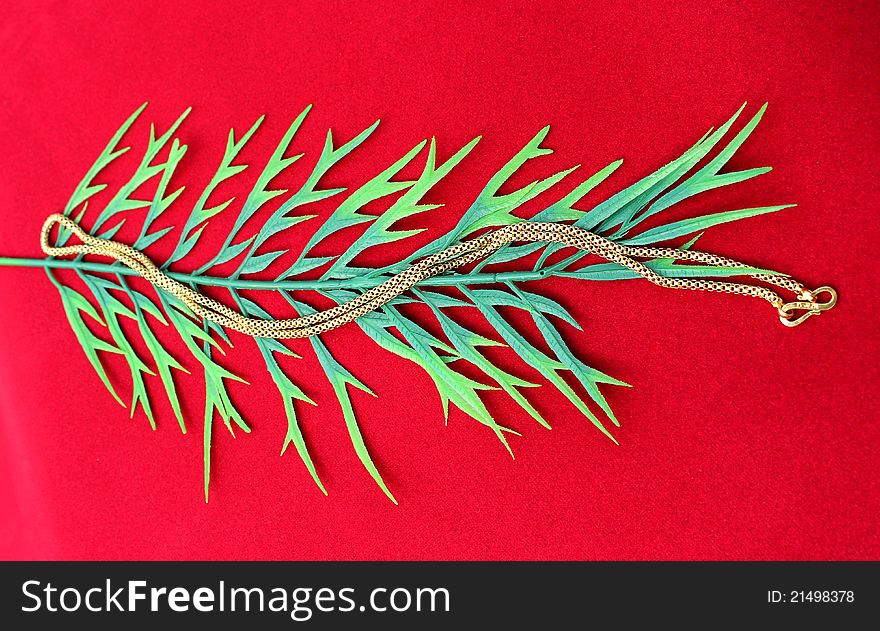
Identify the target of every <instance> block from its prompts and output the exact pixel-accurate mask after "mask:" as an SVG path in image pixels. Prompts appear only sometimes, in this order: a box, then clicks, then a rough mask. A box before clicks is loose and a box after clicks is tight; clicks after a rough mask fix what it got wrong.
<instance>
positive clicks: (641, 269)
mask: <svg viewBox="0 0 880 631" xmlns="http://www.w3.org/2000/svg"><path fill="white" fill-rule="evenodd" d="M56 224H57V225H60V226H63V227H64V228H66V229H67V230H69V231H71V232H72V233H73V234H74V235H76V236H77V237H78V238H79V239H80V240H81V241H82V243H81V244H79V245H65V246H61V247H58V246H53V245H51V244H50V243H49V233H50V232H51V231H52V228H53V227H54V226H55V225H56ZM513 242H548V243H558V244H561V245H565V246H569V247H573V248H577V249H579V250H582V251H585V252H591V253H593V254H596V255H597V256H599V257H601V258H604V259H606V260H608V261H611V262H614V263H617V264H618V265H622V266H623V267H626V268H627V269H630V270H632V271H633V272H635V273H637V274H638V275H640V276H642V277H643V278H645V279H647V280H649V281H651V282H652V283H654V284H655V285H659V286H661V287H669V288H672V289H691V290H695V291H714V292H725V293H731V294H741V295H745V296H753V297H756V298H762V299H764V300H766V301H767V302H769V303H770V304H771V305H773V306H774V307H775V308H776V309H777V311H778V313H779V319H780V320H781V321H782V323H783V324H784V325H786V326H789V327H794V326H797V325H799V324H801V323H802V322H804V321H805V320H806V319H807V318H809V317H810V316H813V315H819V314H820V313H821V312H822V311H826V310H828V309H831V308H832V307H833V306H834V305H835V304H836V303H837V292H836V291H835V290H834V289H832V288H831V287H827V286H823V287H819V288H818V289H814V290H812V291H810V290H808V289H806V288H805V287H804V286H803V285H802V284H801V283H799V282H797V281H795V280H794V279H792V278H790V277H788V276H784V275H771V274H748V276H749V277H750V278H752V279H754V280H757V281H761V282H763V283H766V284H769V285H773V286H775V287H778V288H780V289H785V290H788V291H790V292H792V293H794V294H795V295H796V296H797V297H798V298H799V300H797V301H794V302H788V303H786V302H785V301H784V300H783V299H782V298H781V297H780V296H779V294H777V293H776V292H775V291H773V290H772V289H769V288H768V287H763V286H761V285H754V284H745V283H731V282H725V281H714V280H703V279H685V278H668V277H666V276H662V275H660V274H658V273H657V272H655V271H654V270H652V269H651V268H649V267H647V266H646V265H645V264H644V263H642V262H640V261H637V260H636V259H645V258H664V259H674V260H680V261H691V262H696V263H703V264H706V265H716V266H725V267H742V268H747V267H748V266H747V265H744V264H743V263H740V262H738V261H733V260H731V259H727V258H723V257H720V256H716V255H714V254H707V253H706V252H697V251H694V250H679V249H677V248H658V247H643V246H627V245H622V244H619V243H615V242H614V241H609V240H608V239H606V238H604V237H602V236H600V235H598V234H595V233H593V232H589V231H587V230H584V229H582V228H578V227H577V226H572V225H568V224H562V223H548V222H530V221H524V222H521V223H516V224H511V225H508V226H504V227H503V228H499V229H497V230H494V231H492V232H488V233H486V234H484V235H483V236H480V237H477V238H475V239H471V240H469V241H462V242H460V243H458V244H456V245H453V246H451V247H449V248H446V249H445V250H443V251H441V252H437V253H436V254H432V255H430V256H427V257H425V258H423V259H420V260H418V261H416V262H415V263H413V264H412V265H410V266H409V267H408V268H407V269H405V270H403V271H402V272H400V273H398V274H395V275H394V276H391V277H390V278H388V279H387V280H385V281H383V282H382V283H380V284H379V285H377V286H376V287H373V288H372V289H369V290H367V291H365V292H364V293H362V294H361V295H359V296H358V297H356V298H353V299H351V300H349V301H348V302H345V303H342V304H340V305H338V306H336V307H333V308H331V309H326V310H325V311H319V312H317V313H313V314H311V315H308V316H303V317H299V318H291V319H285V320H263V319H260V318H249V317H247V316H245V315H243V314H241V313H239V312H238V311H235V310H234V309H230V308H229V307H227V306H226V305H224V304H223V303H221V302H218V301H216V300H214V299H212V298H209V297H207V296H205V295H204V294H202V293H200V292H198V291H196V290H194V289H192V288H190V287H187V286H186V285H184V284H183V283H180V282H178V281H176V280H174V279H173V278H171V277H170V276H168V275H167V274H165V273H164V272H163V271H162V270H160V269H159V268H158V267H157V266H156V264H155V263H153V261H152V260H150V258H149V257H148V256H147V255H145V254H144V253H143V252H141V251H140V250H137V249H135V248H133V247H131V246H129V245H126V244H124V243H119V242H118V241H112V240H110V239H102V238H100V237H95V236H92V235H90V234H88V233H87V232H85V231H84V230H83V229H82V228H81V227H80V226H79V224H77V223H76V222H75V221H73V220H72V219H71V218H70V217H67V216H65V215H61V214H53V215H50V216H49V217H48V218H47V219H46V222H45V223H44V224H43V229H42V232H41V234H40V245H41V247H42V249H43V252H45V253H46V254H47V255H48V256H70V255H76V254H93V255H96V256H104V257H108V258H112V259H115V260H117V261H119V262H120V263H122V264H123V265H126V266H128V267H129V268H131V269H132V270H133V271H134V272H136V273H137V274H139V275H141V276H143V277H144V278H145V279H146V280H147V281H149V282H150V283H152V284H153V285H154V286H156V287H158V288H159V289H162V290H164V291H166V292H168V293H170V294H172V295H174V296H176V297H177V298H179V299H180V300H181V301H182V302H183V303H184V304H186V305H187V307H189V308H190V309H191V310H192V311H193V313H195V314H196V315H197V316H199V317H202V318H205V319H207V320H211V321H212V322H216V323H217V324H220V325H222V326H224V327H227V328H229V329H233V330H235V331H239V332H241V333H244V334H246V335H251V336H253V337H265V338H275V339H287V338H300V337H310V336H312V335H318V334H321V333H326V332H327V331H330V330H332V329H335V328H337V327H339V326H342V325H343V324H346V323H348V322H351V321H353V320H355V319H357V318H359V317H361V316H363V315H366V314H367V313H370V312H371V311H375V310H376V309H379V308H380V307H381V306H382V305H384V304H386V303H387V302H389V301H390V300H393V299H394V298H396V297H397V296H399V295H400V294H402V293H403V292H405V291H407V290H408V289H410V288H411V287H413V286H414V285H417V284H418V283H420V282H422V281H424V280H426V279H428V278H431V277H433V276H437V275H438V274H442V273H444V272H447V271H449V270H452V269H456V268H458V267H461V266H463V265H467V264H468V263H473V262H475V261H477V260H479V259H482V258H484V257H486V256H488V255H489V254H491V253H492V252H495V251H496V250H498V249H499V248H501V247H502V246H504V245H506V244H509V243H513ZM823 294H827V295H828V299H827V300H826V301H825V302H821V301H819V300H818V298H817V296H819V295H823ZM801 310H802V311H803V312H804V313H802V314H801V315H800V316H798V317H795V312H797V311H801Z"/></svg>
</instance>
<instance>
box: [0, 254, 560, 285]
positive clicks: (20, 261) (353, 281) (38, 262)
mask: <svg viewBox="0 0 880 631" xmlns="http://www.w3.org/2000/svg"><path fill="white" fill-rule="evenodd" d="M0 266H9V267H41V268H44V269H75V270H79V271H86V272H103V273H107V274H125V275H126V276H136V275H137V273H136V272H135V271H134V270H131V269H129V268H127V267H125V266H123V265H115V264H111V263H92V262H88V261H69V260H64V259H30V258H14V257H0ZM165 273H166V274H168V276H170V277H171V278H173V279H175V280H178V281H180V282H182V283H197V284H199V285H202V286H209V287H231V288H233V289H257V290H266V291H273V290H314V291H320V290H330V289H365V288H366V289H369V288H370V287H374V286H376V285H378V284H379V283H380V282H381V281H382V277H381V276H377V275H369V276H356V277H354V278H344V279H318V280H282V281H276V280H250V279H243V278H223V277H219V276H207V275H198V274H182V273H179V272H171V271H168V270H165ZM555 275H556V274H555V272H554V271H552V270H549V269H544V270H538V271H534V270H514V271H508V272H497V273H486V272H480V273H471V274H444V275H442V276H435V277H434V278H428V279H426V280H423V281H422V282H421V283H419V284H420V285H422V286H434V287H438V286H439V287H452V286H458V285H488V284H493V283H505V282H523V281H529V280H538V279H540V278H547V277H549V276H555Z"/></svg>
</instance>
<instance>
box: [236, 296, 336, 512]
mask: <svg viewBox="0 0 880 631" xmlns="http://www.w3.org/2000/svg"><path fill="white" fill-rule="evenodd" d="M232 294H233V297H234V298H235V301H236V303H237V304H238V305H239V307H240V308H241V310H242V313H243V314H244V315H247V316H251V315H256V316H257V317H260V318H262V319H264V320H269V319H271V317H272V316H270V315H269V313H268V312H267V311H265V310H264V309H263V308H262V307H260V305H258V304H257V303H255V302H253V301H251V300H248V299H246V298H241V297H239V296H238V294H237V293H236V292H235V291H233V292H232ZM254 342H256V344H257V348H259V350H260V355H262V357H263V361H264V362H265V363H266V370H267V371H268V372H269V375H270V376H271V377H272V380H273V381H274V382H275V386H276V387H277V388H278V392H279V393H280V394H281V398H282V401H283V404H284V413H285V415H286V416H287V433H286V435H285V436H284V444H283V445H282V446H281V455H282V456H283V455H284V452H285V451H286V450H287V447H288V446H289V445H290V444H291V443H293V445H294V447H295V448H296V452H297V453H298V454H299V457H300V459H301V460H302V461H303V464H304V465H305V466H306V469H307V470H308V472H309V474H310V475H311V476H312V479H313V480H314V481H315V484H316V485H317V486H318V488H319V489H321V492H322V493H323V494H324V495H327V489H325V488H324V485H323V484H322V483H321V479H320V478H319V477H318V472H317V470H316V469H315V464H314V462H313V461H312V457H311V454H309V450H308V447H307V446H306V442H305V437H304V436H303V433H302V429H301V428H300V426H299V420H298V419H297V416H296V408H295V406H294V403H295V402H296V401H305V402H306V403H309V404H311V405H317V403H315V402H314V401H312V399H310V398H309V397H308V396H307V395H306V394H305V392H303V391H302V389H301V388H300V387H299V386H297V385H296V384H295V383H293V381H291V379H290V377H288V376H287V374H286V373H285V372H284V371H283V370H282V368H281V366H280V364H279V363H278V360H277V359H276V358H275V353H279V354H282V355H294V353H293V352H292V351H290V349H288V348H287V347H286V346H284V345H283V344H282V343H281V342H279V341H278V340H271V339H266V338H262V337H255V338H254Z"/></svg>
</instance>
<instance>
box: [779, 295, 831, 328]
mask: <svg viewBox="0 0 880 631" xmlns="http://www.w3.org/2000/svg"><path fill="white" fill-rule="evenodd" d="M820 294H828V300H826V301H825V302H822V301H820V300H819V299H818V296H819V295H820ZM799 297H800V298H806V300H796V301H794V302H787V303H785V304H784V305H782V306H781V307H779V320H780V321H781V322H782V324H784V325H785V326H788V327H794V326H797V325H799V324H801V323H802V322H804V321H805V320H806V319H807V318H809V317H810V316H814V315H819V314H821V313H822V312H823V311H828V310H829V309H831V308H832V307H834V305H836V304H837V291H835V290H834V288H833V287H828V286H827V285H823V286H822V287H817V288H816V289H814V290H812V291H805V292H804V293H803V294H801V296H799ZM800 310H803V313H802V314H801V315H799V316H798V317H796V318H795V317H794V312H795V311H800Z"/></svg>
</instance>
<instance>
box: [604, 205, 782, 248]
mask: <svg viewBox="0 0 880 631" xmlns="http://www.w3.org/2000/svg"><path fill="white" fill-rule="evenodd" d="M793 206H794V204H785V205H783V206H762V207H760V208H744V209H742V210H730V211H727V212H723V213H714V214H711V215H703V216H702V217H692V218H690V219H682V220H681V221H675V222H673V223H669V224H666V225H663V226H657V227H656V228H651V229H650V230H646V231H645V232H642V233H641V234H638V235H636V236H634V237H630V238H629V239H624V240H622V241H620V243H623V244H625V245H646V244H649V243H658V242H660V241H668V240H670V239H675V238H677V237H682V236H685V235H688V234H693V233H694V232H699V231H700V230H705V229H706V228H710V227H712V226H717V225H718V224H721V223H727V222H729V221H736V220H738V219H745V218H746V217H755V216H757V215H765V214H767V213H774V212H776V211H778V210H783V209H785V208H791V207H793Z"/></svg>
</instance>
